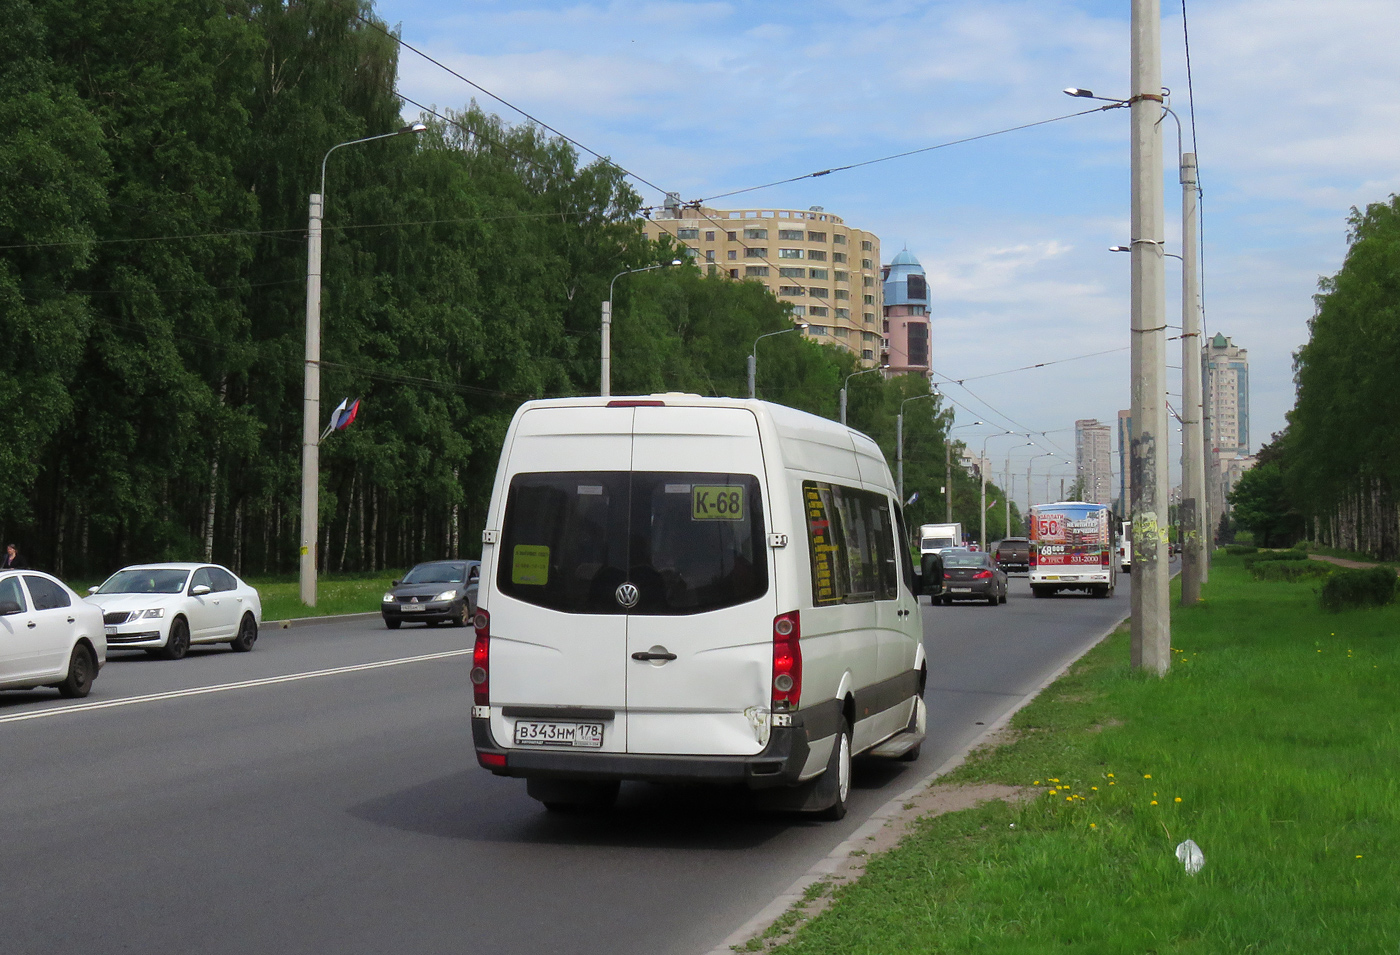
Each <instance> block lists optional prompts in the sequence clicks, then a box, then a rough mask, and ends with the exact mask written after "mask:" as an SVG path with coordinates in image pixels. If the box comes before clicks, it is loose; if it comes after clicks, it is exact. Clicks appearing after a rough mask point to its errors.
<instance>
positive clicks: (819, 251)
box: [643, 203, 884, 364]
mask: <svg viewBox="0 0 1400 955" xmlns="http://www.w3.org/2000/svg"><path fill="white" fill-rule="evenodd" d="M643 230H644V232H645V234H646V237H647V238H648V239H653V240H655V239H658V238H660V237H661V236H662V235H669V236H671V237H672V238H673V239H674V240H675V241H676V243H677V244H678V245H681V246H683V247H684V248H686V249H688V250H689V254H690V256H691V257H692V258H694V259H695V260H696V261H697V262H698V263H700V264H702V265H703V266H705V267H706V269H707V271H709V273H710V274H711V275H715V274H724V275H727V276H729V277H730V278H732V279H738V280H740V281H751V282H761V283H763V285H764V286H765V287H767V289H768V290H769V291H770V292H772V293H773V294H774V295H775V296H777V298H778V299H779V300H780V301H783V302H787V303H788V304H790V305H791V306H792V315H793V318H794V319H795V320H798V321H805V322H807V323H808V328H807V333H806V334H807V337H809V338H812V339H814V340H816V341H820V342H827V343H831V344H836V345H840V346H841V347H843V348H845V349H847V350H849V351H851V352H854V353H855V354H856V355H857V356H858V357H859V358H860V359H861V360H862V361H863V362H865V363H867V364H874V363H875V362H876V361H878V360H879V358H880V355H881V352H882V350H883V344H882V339H883V331H882V326H881V324H880V322H881V319H882V315H883V313H884V302H883V296H882V293H881V286H880V272H879V268H880V239H879V237H878V236H876V235H875V234H874V233H873V232H866V231H865V230H863V229H855V228H852V227H850V226H848V225H846V223H845V221H844V220H842V218H841V217H840V216H835V215H832V214H831V213H829V212H827V211H825V210H824V209H822V208H821V207H820V206H812V207H811V208H810V209H730V210H721V209H710V208H706V207H703V206H702V207H700V208H696V207H694V206H680V205H677V204H674V203H668V204H667V207H666V208H665V209H663V210H662V212H661V213H660V214H659V215H658V217H657V218H655V219H652V220H649V221H647V222H645V223H643Z"/></svg>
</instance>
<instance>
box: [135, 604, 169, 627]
mask: <svg viewBox="0 0 1400 955" xmlns="http://www.w3.org/2000/svg"><path fill="white" fill-rule="evenodd" d="M164 616H165V608H164V607H152V608H150V609H149V610H134V611H132V613H131V616H129V617H127V618H126V620H127V623H130V622H132V621H133V620H146V619H149V618H152V617H156V618H159V617H164Z"/></svg>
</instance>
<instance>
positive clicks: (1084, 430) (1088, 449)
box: [1074, 418, 1113, 505]
mask: <svg viewBox="0 0 1400 955" xmlns="http://www.w3.org/2000/svg"><path fill="white" fill-rule="evenodd" d="M1074 463H1075V473H1076V475H1077V476H1078V478H1079V480H1080V481H1082V482H1083V483H1084V500H1086V501H1091V502H1093V503H1095V504H1109V505H1111V504H1112V503H1113V434H1112V431H1111V430H1110V429H1109V427H1108V425H1106V424H1103V423H1102V422H1100V421H1099V420H1098V419H1097V418H1081V419H1079V420H1078V421H1076V422H1075V423H1074Z"/></svg>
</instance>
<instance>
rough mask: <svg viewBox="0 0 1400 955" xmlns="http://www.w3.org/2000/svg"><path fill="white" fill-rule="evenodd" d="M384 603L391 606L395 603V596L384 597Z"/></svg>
mask: <svg viewBox="0 0 1400 955" xmlns="http://www.w3.org/2000/svg"><path fill="white" fill-rule="evenodd" d="M384 602H385V603H386V604H391V603H393V602H394V595H393V594H385V595H384Z"/></svg>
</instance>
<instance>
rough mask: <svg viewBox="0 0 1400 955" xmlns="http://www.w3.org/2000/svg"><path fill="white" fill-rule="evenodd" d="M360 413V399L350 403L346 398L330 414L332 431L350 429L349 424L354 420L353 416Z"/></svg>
mask: <svg viewBox="0 0 1400 955" xmlns="http://www.w3.org/2000/svg"><path fill="white" fill-rule="evenodd" d="M359 413H360V399H359V398H356V399H355V400H354V401H351V400H350V399H349V398H346V399H345V400H344V401H342V402H341V403H340V404H339V405H338V406H337V407H336V409H335V411H333V412H331V429H332V430H334V431H344V430H345V429H346V428H348V427H350V422H352V421H354V420H355V415H357V414H359Z"/></svg>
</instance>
